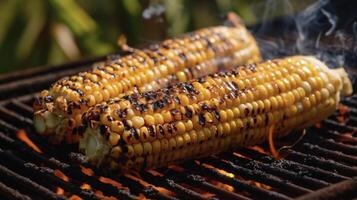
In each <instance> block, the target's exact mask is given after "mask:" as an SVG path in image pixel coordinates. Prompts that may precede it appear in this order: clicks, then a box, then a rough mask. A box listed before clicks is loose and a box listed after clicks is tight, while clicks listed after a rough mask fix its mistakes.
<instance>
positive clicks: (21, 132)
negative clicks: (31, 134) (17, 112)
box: [16, 129, 42, 153]
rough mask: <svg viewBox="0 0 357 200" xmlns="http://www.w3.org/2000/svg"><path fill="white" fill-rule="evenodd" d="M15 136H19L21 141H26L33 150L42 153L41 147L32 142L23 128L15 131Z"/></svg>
mask: <svg viewBox="0 0 357 200" xmlns="http://www.w3.org/2000/svg"><path fill="white" fill-rule="evenodd" d="M16 137H17V138H19V139H20V140H21V141H23V142H24V143H26V144H27V145H28V146H29V147H31V148H32V149H33V150H35V151H36V152H38V153H42V151H41V149H40V148H38V146H36V144H35V143H33V142H32V141H31V140H30V138H28V136H27V133H26V131H25V130H24V129H20V130H19V131H18V132H17V133H16Z"/></svg>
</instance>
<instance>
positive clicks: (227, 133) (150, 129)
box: [79, 56, 352, 172]
mask: <svg viewBox="0 0 357 200" xmlns="http://www.w3.org/2000/svg"><path fill="white" fill-rule="evenodd" d="M337 71H339V72H340V73H336V70H331V69H328V68H327V67H326V65H325V64H324V63H322V62H321V61H319V60H317V59H316V58H314V57H309V56H294V57H288V58H284V59H276V60H271V61H266V62H263V63H259V64H251V65H246V66H241V67H238V68H236V69H235V70H233V71H229V72H225V73H217V74H214V75H209V76H205V77H203V78H199V79H195V80H192V81H189V82H185V83H178V84H176V85H174V86H171V87H168V88H165V89H160V90H158V91H155V92H147V93H135V94H131V95H128V96H125V97H123V98H117V99H112V100H109V101H106V102H103V103H101V104H99V105H97V106H95V107H93V108H91V109H89V110H88V112H86V113H85V114H84V115H83V124H84V126H85V127H86V130H85V133H84V134H83V136H82V138H81V139H80V144H79V148H80V149H81V150H82V151H83V152H84V153H85V155H86V158H87V160H88V161H89V162H91V163H92V164H95V165H102V166H103V165H104V166H106V167H108V166H110V169H113V170H119V171H122V172H125V171H127V170H130V169H136V170H140V169H146V168H152V167H160V166H163V165H167V164H168V163H173V162H178V161H182V160H185V159H190V158H197V157H200V156H205V155H209V154H213V153H218V152H221V151H224V150H226V149H229V148H231V147H238V146H247V145H253V144H258V143H261V142H263V141H264V140H265V139H266V138H267V135H268V134H267V133H268V130H269V127H272V126H273V125H274V127H275V130H274V131H275V136H277V137H280V136H283V135H286V134H288V133H289V132H290V131H292V130H294V129H296V128H304V127H308V126H310V125H312V124H314V123H316V122H318V121H320V120H322V119H324V118H325V117H327V116H328V115H330V114H331V113H332V112H333V111H334V110H335V108H336V105H337V103H338V101H339V97H340V95H341V94H343V95H347V94H350V93H352V91H351V88H352V87H351V82H350V81H349V79H348V77H347V74H346V72H345V71H344V70H343V69H340V70H337Z"/></svg>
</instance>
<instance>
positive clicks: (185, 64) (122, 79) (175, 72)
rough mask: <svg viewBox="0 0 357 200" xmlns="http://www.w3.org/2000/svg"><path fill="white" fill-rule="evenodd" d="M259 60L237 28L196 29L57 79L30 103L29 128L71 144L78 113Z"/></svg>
mask: <svg viewBox="0 0 357 200" xmlns="http://www.w3.org/2000/svg"><path fill="white" fill-rule="evenodd" d="M259 60H260V53H259V50H258V47H257V45H256V42H255V40H254V38H253V37H252V35H251V34H250V33H249V32H248V31H247V29H246V28H245V27H244V26H243V25H241V24H235V26H234V27H228V26H219V27H212V28H205V29H201V30H198V31H195V32H193V33H190V34H187V35H184V36H183V37H181V38H176V39H169V40H166V41H163V42H162V43H161V44H159V45H156V46H153V47H150V48H149V49H145V50H134V52H133V53H132V54H131V55H127V56H123V57H121V58H119V59H117V60H114V61H111V62H107V63H106V64H105V65H104V66H100V67H94V68H93V69H92V70H90V71H88V72H83V73H79V74H78V75H75V76H71V77H66V78H64V79H61V80H59V81H58V82H56V83H54V84H53V85H52V87H51V88H50V89H49V90H45V91H43V92H41V94H40V97H39V98H38V101H37V102H36V103H35V105H34V107H35V115H34V125H35V128H36V130H37V132H39V133H40V134H43V135H49V137H50V140H51V141H52V142H54V143H59V142H61V141H63V140H65V141H66V142H68V143H73V142H77V141H78V138H79V135H78V132H79V126H80V125H81V118H82V114H83V113H84V112H85V111H87V109H88V108H90V107H92V106H94V105H96V104H98V103H101V102H103V101H105V100H108V99H109V98H113V97H119V96H123V95H125V94H128V93H133V92H134V91H136V92H144V91H151V90H155V89H159V88H163V87H165V86H168V85H170V84H172V83H175V82H179V81H188V80H189V79H192V78H198V77H201V76H204V75H207V74H210V73H214V72H217V71H218V70H221V69H226V68H230V67H233V66H237V65H238V64H245V63H253V62H256V61H259Z"/></svg>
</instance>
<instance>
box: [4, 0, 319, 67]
mask: <svg viewBox="0 0 357 200" xmlns="http://www.w3.org/2000/svg"><path fill="white" fill-rule="evenodd" d="M312 2H313V0H210V1H208V0H207V1H205V0H194V1H192V0H191V1H190V0H121V1H118V0H106V1H105V3H103V1H95V0H31V1H28V0H0V73H5V72H8V71H13V70H20V69H24V68H30V67H34V66H43V67H45V66H50V65H56V64H61V63H65V62H69V61H73V60H79V59H82V58H88V57H94V56H101V55H106V54H109V53H115V52H117V51H118V50H119V47H118V45H117V40H118V36H119V35H121V34H124V35H125V36H126V38H127V43H128V44H129V45H131V46H140V45H142V44H145V43H151V42H156V41H159V40H162V39H164V38H167V37H172V36H176V35H179V34H182V33H184V32H187V31H192V30H194V29H197V28H200V27H207V26H211V25H217V24H220V23H221V16H222V15H223V14H225V13H227V12H228V11H234V12H236V13H238V14H239V15H240V16H241V17H242V18H243V20H244V22H245V23H246V24H247V25H252V24H255V23H259V22H261V21H262V20H268V19H271V18H274V17H277V16H281V15H288V14H293V13H294V12H298V11H299V10H301V9H303V8H305V7H306V6H307V5H310V4H311V3H312Z"/></svg>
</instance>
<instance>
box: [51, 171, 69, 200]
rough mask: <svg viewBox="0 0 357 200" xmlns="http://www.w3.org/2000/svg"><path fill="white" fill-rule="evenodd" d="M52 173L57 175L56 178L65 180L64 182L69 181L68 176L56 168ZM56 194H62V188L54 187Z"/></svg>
mask: <svg viewBox="0 0 357 200" xmlns="http://www.w3.org/2000/svg"><path fill="white" fill-rule="evenodd" d="M54 174H55V176H57V177H58V178H60V179H62V180H64V181H66V182H68V181H69V178H68V177H67V176H66V175H64V174H63V173H62V172H61V171H59V170H57V169H56V170H55V171H54ZM56 194H59V195H63V194H64V190H63V189H62V188H60V187H57V188H56Z"/></svg>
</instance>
